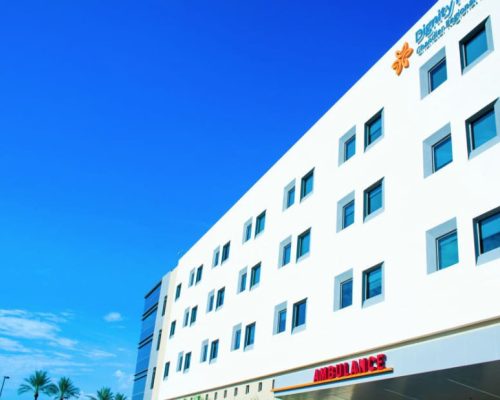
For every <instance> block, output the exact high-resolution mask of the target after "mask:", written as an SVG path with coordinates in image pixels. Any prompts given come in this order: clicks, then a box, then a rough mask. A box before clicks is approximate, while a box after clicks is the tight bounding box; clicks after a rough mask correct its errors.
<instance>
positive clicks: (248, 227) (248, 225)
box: [243, 218, 252, 243]
mask: <svg viewBox="0 0 500 400" xmlns="http://www.w3.org/2000/svg"><path fill="white" fill-rule="evenodd" d="M251 238H252V218H250V219H249V220H248V221H247V222H245V224H244V225H243V243H245V242H248V241H249V240H250V239H251Z"/></svg>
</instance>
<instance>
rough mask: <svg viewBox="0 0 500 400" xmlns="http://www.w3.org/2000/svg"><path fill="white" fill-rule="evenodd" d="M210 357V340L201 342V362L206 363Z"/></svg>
mask: <svg viewBox="0 0 500 400" xmlns="http://www.w3.org/2000/svg"><path fill="white" fill-rule="evenodd" d="M207 359H208V340H204V341H203V342H202V343H201V351H200V362H201V363H204V362H206V361H207Z"/></svg>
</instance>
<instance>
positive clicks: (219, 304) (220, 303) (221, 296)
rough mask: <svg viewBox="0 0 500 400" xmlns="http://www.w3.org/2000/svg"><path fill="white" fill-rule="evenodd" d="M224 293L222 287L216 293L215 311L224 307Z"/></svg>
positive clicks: (224, 289)
mask: <svg viewBox="0 0 500 400" xmlns="http://www.w3.org/2000/svg"><path fill="white" fill-rule="evenodd" d="M225 293H226V288H225V287H223V288H221V289H219V290H218V291H217V302H216V304H215V309H216V310H217V309H219V308H220V307H222V306H223V305H224V295H225Z"/></svg>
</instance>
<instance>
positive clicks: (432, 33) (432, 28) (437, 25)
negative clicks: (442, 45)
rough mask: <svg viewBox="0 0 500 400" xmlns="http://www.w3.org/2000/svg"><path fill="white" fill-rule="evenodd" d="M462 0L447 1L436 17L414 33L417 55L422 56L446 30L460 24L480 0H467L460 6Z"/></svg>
mask: <svg viewBox="0 0 500 400" xmlns="http://www.w3.org/2000/svg"><path fill="white" fill-rule="evenodd" d="M462 1H463V0H449V3H448V4H446V5H445V6H444V7H441V8H440V9H439V10H438V11H437V13H436V15H435V16H434V17H433V18H432V19H431V20H430V21H429V22H428V23H426V24H424V25H422V27H421V28H420V29H418V30H417V31H416V32H415V41H416V42H417V45H418V47H417V54H418V55H422V54H423V53H424V52H425V51H426V50H427V49H428V48H430V47H431V46H432V45H433V44H434V43H435V42H436V41H437V40H438V39H439V38H441V37H442V36H443V35H444V34H445V33H446V30H447V29H449V28H451V27H452V26H455V25H457V24H458V23H460V20H461V19H462V18H463V17H464V16H465V15H467V13H468V12H469V11H470V10H471V9H472V8H474V7H475V6H476V5H477V3H478V1H480V0H468V1H467V2H466V3H465V4H463V5H462Z"/></svg>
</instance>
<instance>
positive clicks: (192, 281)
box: [188, 269, 195, 287]
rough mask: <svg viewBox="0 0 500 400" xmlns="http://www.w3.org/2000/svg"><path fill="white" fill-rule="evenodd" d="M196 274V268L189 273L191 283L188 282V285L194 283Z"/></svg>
mask: <svg viewBox="0 0 500 400" xmlns="http://www.w3.org/2000/svg"><path fill="white" fill-rule="evenodd" d="M194 274H195V270H194V269H192V270H191V272H190V273H189V284H188V287H191V286H193V285H194Z"/></svg>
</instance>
